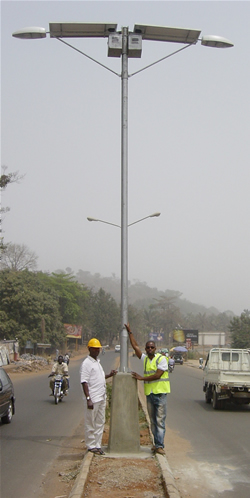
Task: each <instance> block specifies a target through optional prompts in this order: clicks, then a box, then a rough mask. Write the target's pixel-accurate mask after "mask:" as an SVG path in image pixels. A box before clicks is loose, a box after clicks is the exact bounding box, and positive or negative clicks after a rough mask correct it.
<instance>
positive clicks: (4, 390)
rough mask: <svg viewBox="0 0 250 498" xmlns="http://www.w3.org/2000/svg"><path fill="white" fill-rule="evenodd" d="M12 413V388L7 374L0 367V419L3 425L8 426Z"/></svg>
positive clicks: (13, 407) (13, 397)
mask: <svg viewBox="0 0 250 498" xmlns="http://www.w3.org/2000/svg"><path fill="white" fill-rule="evenodd" d="M14 413H15V396H14V387H13V384H12V382H11V380H10V378H9V376H8V374H7V373H6V372H5V370H4V369H3V368H2V367H0V418H1V420H2V422H3V424H10V422H11V420H12V417H13V415H14Z"/></svg>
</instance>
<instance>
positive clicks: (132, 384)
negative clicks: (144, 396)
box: [108, 372, 140, 453]
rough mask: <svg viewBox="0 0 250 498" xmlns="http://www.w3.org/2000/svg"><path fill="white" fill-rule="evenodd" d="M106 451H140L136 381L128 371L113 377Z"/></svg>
mask: <svg viewBox="0 0 250 498" xmlns="http://www.w3.org/2000/svg"><path fill="white" fill-rule="evenodd" d="M108 452H109V453H138V452H140V427H139V412H138V393H137V381H136V379H133V377H132V376H131V374H130V373H123V372H119V373H118V374H116V375H115V376H114V377H113V387H112V401H111V415H110V429H109V443H108Z"/></svg>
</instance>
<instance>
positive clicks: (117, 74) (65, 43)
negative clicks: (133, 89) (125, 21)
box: [52, 36, 121, 78]
mask: <svg viewBox="0 0 250 498" xmlns="http://www.w3.org/2000/svg"><path fill="white" fill-rule="evenodd" d="M52 38H56V39H57V40H58V41H60V42H62V43H64V45H67V46H68V47H70V48H73V50H75V51H76V52H79V54H81V55H84V57H87V59H90V60H91V61H93V62H95V63H96V64H98V65H99V66H102V67H103V68H104V69H107V71H110V72H111V73H113V74H115V75H116V76H119V78H120V77H121V75H120V74H119V73H116V71H113V70H112V69H110V67H108V66H105V65H104V64H102V63H101V62H99V61H97V60H95V59H93V57H90V55H87V54H85V53H84V52H82V51H81V50H79V48H76V47H74V45H71V44H70V43H67V42H66V41H64V40H62V39H61V38H58V37H57V36H52Z"/></svg>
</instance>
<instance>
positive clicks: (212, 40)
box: [201, 35, 234, 48]
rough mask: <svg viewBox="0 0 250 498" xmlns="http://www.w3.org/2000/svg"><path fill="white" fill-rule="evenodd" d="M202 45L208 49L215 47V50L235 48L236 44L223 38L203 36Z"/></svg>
mask: <svg viewBox="0 0 250 498" xmlns="http://www.w3.org/2000/svg"><path fill="white" fill-rule="evenodd" d="M201 44H202V45H205V46H206V47H215V48H230V47H233V46H234V44H233V43H232V42H230V40H227V39H226V38H223V37H222V36H215V35H207V36H203V37H202V39H201Z"/></svg>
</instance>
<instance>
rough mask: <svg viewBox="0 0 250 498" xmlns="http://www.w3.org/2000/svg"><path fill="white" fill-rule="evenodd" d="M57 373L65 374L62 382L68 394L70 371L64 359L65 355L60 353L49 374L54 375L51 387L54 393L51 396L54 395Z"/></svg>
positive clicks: (64, 391) (63, 388) (64, 390)
mask: <svg viewBox="0 0 250 498" xmlns="http://www.w3.org/2000/svg"><path fill="white" fill-rule="evenodd" d="M55 375H63V382H62V390H63V393H64V396H67V394H68V385H69V384H68V378H69V371H68V365H67V363H65V362H64V361H63V355H62V354H59V356H58V359H57V361H56V362H55V363H54V365H53V367H52V370H51V373H50V374H49V377H52V379H51V380H50V383H49V385H50V389H51V391H52V393H51V394H50V396H53V395H54V385H55Z"/></svg>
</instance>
